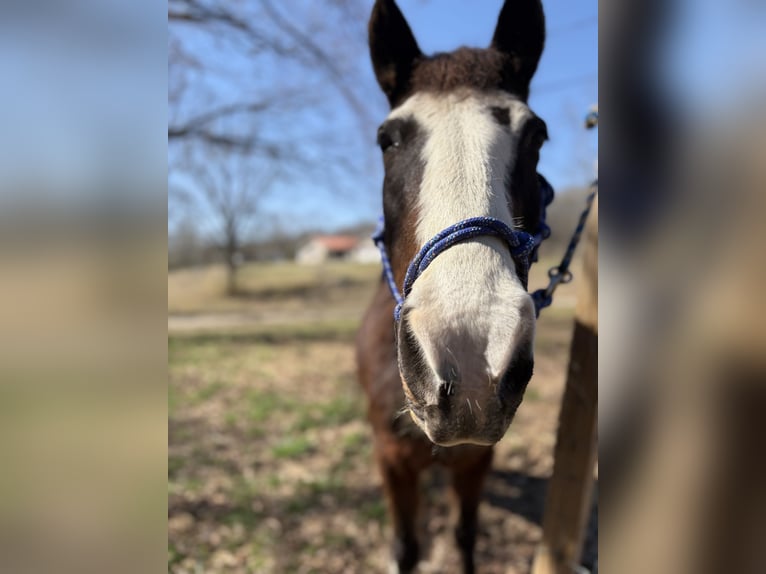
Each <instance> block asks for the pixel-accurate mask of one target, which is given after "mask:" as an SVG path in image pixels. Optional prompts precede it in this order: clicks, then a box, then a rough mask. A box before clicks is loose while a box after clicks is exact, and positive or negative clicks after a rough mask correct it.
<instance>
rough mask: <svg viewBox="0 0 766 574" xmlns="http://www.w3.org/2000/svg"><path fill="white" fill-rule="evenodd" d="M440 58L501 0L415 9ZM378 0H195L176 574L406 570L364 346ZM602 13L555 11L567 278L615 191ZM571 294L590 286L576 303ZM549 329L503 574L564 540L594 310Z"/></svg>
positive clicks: (434, 487) (183, 218)
mask: <svg viewBox="0 0 766 574" xmlns="http://www.w3.org/2000/svg"><path fill="white" fill-rule="evenodd" d="M399 6H400V8H401V9H402V11H403V13H404V15H405V17H406V18H407V19H408V21H409V23H410V25H411V27H412V29H413V32H414V34H415V36H416V38H417V40H418V43H419V45H420V47H421V49H422V50H423V51H424V52H426V53H433V52H437V51H450V50H453V49H455V48H457V47H458V46H461V45H469V46H487V45H488V44H489V41H490V39H491V37H492V34H493V32H494V28H495V24H496V22H497V17H498V14H499V12H500V8H501V6H502V2H501V1H499V0H498V1H493V2H482V3H478V4H477V3H475V2H466V1H461V0H452V1H439V2H435V1H424V0H402V1H401V2H399ZM371 7H372V2H370V1H368V0H343V1H337V0H325V1H319V2H317V1H311V2H308V1H303V0H288V1H282V2H271V1H270V0H259V1H255V2H228V3H227V2H212V1H209V0H187V1H179V0H172V1H171V2H170V4H169V44H168V50H169V53H168V58H169V60H168V62H169V63H168V65H169V67H168V81H169V85H168V97H169V128H168V337H169V347H168V353H169V357H168V360H169V376H170V379H169V385H170V386H169V393H170V394H169V402H168V409H169V463H168V476H169V533H168V538H169V550H168V552H169V569H170V571H172V572H179V573H180V572H195V571H206V572H207V571H209V572H349V573H351V572H383V571H385V570H386V568H387V561H388V555H389V536H390V531H389V529H388V518H387V516H386V508H385V500H384V499H383V496H382V491H381V483H380V479H379V477H378V475H377V469H376V467H375V466H374V462H373V459H372V433H371V430H370V429H369V427H368V425H367V423H366V420H365V410H366V406H365V399H364V397H363V395H362V393H361V391H360V389H359V388H358V385H357V383H356V380H355V364H354V350H353V338H354V335H355V331H356V329H357V327H358V325H359V322H360V320H361V317H362V314H363V312H364V310H365V308H366V306H367V305H368V304H369V302H370V300H371V298H372V294H373V292H374V290H375V288H376V286H377V285H378V283H379V281H380V276H381V267H380V262H379V255H378V252H377V249H376V248H375V247H374V245H373V243H372V241H371V240H370V235H371V233H372V231H373V229H374V227H375V223H376V219H377V217H378V215H379V213H380V211H381V207H382V197H381V190H382V181H383V170H382V159H381V157H380V151H379V149H378V148H377V146H376V145H375V134H376V131H377V126H378V125H379V124H380V123H382V122H383V120H384V119H385V117H386V115H387V114H388V105H387V102H386V100H385V97H384V96H383V94H382V92H381V91H380V89H379V88H378V86H377V83H376V81H375V78H374V75H373V73H372V67H371V64H370V61H369V54H368V49H367V20H368V18H369V14H370V11H371ZM597 9H598V7H597V4H596V3H595V2H593V1H578V2H551V3H549V4H547V5H546V16H547V22H548V30H549V31H548V37H547V43H546V50H545V52H544V55H543V58H542V61H541V64H540V67H539V70H538V73H537V75H536V76H535V80H534V81H533V84H532V97H531V100H530V104H531V106H532V108H533V109H534V110H535V112H536V113H537V114H538V115H540V116H541V117H543V118H544V119H545V120H546V122H547V123H548V126H549V132H550V137H551V141H550V142H549V143H548V144H546V147H545V149H544V151H543V154H542V160H541V164H540V171H541V173H543V174H544V175H545V176H546V177H547V178H548V179H549V180H550V181H551V183H552V184H553V186H554V187H555V188H556V190H557V193H558V195H557V198H556V201H555V202H554V204H553V206H552V208H551V211H550V215H549V220H550V223H551V225H552V227H553V230H554V235H553V238H552V239H551V240H550V242H549V243H546V245H545V246H544V248H543V251H542V253H541V258H542V261H541V262H540V263H538V265H537V269H536V272H535V273H534V274H533V278H532V284H531V285H530V287H534V288H537V287H542V286H544V285H545V283H546V275H545V273H546V271H547V269H548V267H550V266H551V265H553V264H554V259H555V258H556V257H561V255H562V254H563V250H564V247H565V246H566V243H567V242H568V240H569V234H570V233H571V231H572V230H573V228H574V226H575V224H576V221H577V218H578V216H579V214H580V210H581V209H582V207H583V206H584V198H585V195H586V193H587V188H588V186H589V184H590V182H591V180H592V179H593V178H594V175H595V165H596V158H597V140H596V135H595V134H594V133H592V132H586V130H585V129H584V127H583V125H584V116H585V114H586V112H587V111H588V109H589V108H590V106H591V105H593V104H594V103H596V101H597V98H598V92H597V23H598V22H597ZM567 287H569V286H567ZM557 295H558V296H557V299H556V303H555V306H554V307H553V308H551V309H549V310H548V311H547V312H546V314H545V317H544V318H543V319H542V320H541V321H540V327H539V335H538V340H537V347H538V351H537V364H536V372H537V375H536V377H535V380H534V382H533V384H532V385H531V387H530V389H529V391H528V392H527V397H526V399H525V401H526V402H525V405H524V407H523V408H522V409H521V412H520V413H519V415H518V417H517V419H516V422H515V423H514V425H513V428H512V429H511V431H510V432H509V434H508V436H507V437H506V439H505V440H504V441H503V443H502V444H501V445H500V447H499V448H498V455H497V457H496V463H495V470H494V472H493V474H492V476H491V478H490V479H489V484H488V488H487V491H486V496H485V503H484V504H483V508H482V512H483V517H482V534H481V536H480V540H479V549H478V561H479V564H481V568H482V571H483V572H498V573H500V572H503V573H504V572H527V571H528V569H529V564H530V562H531V559H532V556H533V554H534V551H535V547H536V543H537V541H538V540H539V539H540V523H541V519H542V511H543V495H544V491H545V487H546V483H547V477H548V475H549V474H550V471H551V468H552V456H551V452H552V447H553V443H554V441H555V431H556V419H557V416H558V404H559V400H560V396H561V392H562V389H563V382H564V374H565V370H566V362H567V350H568V344H569V343H568V341H569V338H570V336H571V335H570V331H571V324H572V315H573V311H574V304H575V298H574V295H573V291H572V290H567V289H562V290H561V291H560V292H559V293H558V294H557ZM445 486H446V485H445V477H443V476H442V475H441V474H439V473H438V472H436V473H432V474H431V475H429V476H428V477H427V479H426V481H425V483H424V489H425V492H427V500H428V502H429V508H424V511H425V512H424V516H423V529H424V534H426V536H427V537H428V538H427V539H424V541H423V542H424V544H426V545H427V546H426V549H425V550H424V556H425V557H426V560H425V565H424V566H423V567H422V568H424V570H423V571H433V572H452V571H454V568H455V565H456V564H458V563H459V556H458V554H457V550H456V548H455V544H454V542H453V534H452V529H451V526H450V524H451V522H450V520H451V514H450V507H449V500H448V498H447V490H446V489H445Z"/></svg>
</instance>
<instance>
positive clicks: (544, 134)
mask: <svg viewBox="0 0 766 574" xmlns="http://www.w3.org/2000/svg"><path fill="white" fill-rule="evenodd" d="M547 139H548V128H547V127H546V126H545V124H544V123H543V121H542V120H539V121H536V122H535V125H534V126H533V127H532V129H531V130H530V131H529V132H528V135H527V138H526V145H527V148H528V149H529V150H530V151H540V149H541V148H542V147H543V144H544V143H545V142H546V141H547Z"/></svg>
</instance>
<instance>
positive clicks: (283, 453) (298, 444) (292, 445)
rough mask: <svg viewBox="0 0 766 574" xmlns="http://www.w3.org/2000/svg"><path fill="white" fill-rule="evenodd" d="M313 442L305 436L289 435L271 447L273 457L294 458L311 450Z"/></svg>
mask: <svg viewBox="0 0 766 574" xmlns="http://www.w3.org/2000/svg"><path fill="white" fill-rule="evenodd" d="M313 448H314V444H313V443H312V442H311V441H310V440H309V439H307V438H306V437H305V436H291V437H287V438H286V439H283V440H282V441H280V442H279V443H277V444H276V445H275V446H273V447H272V448H271V454H272V455H274V458H295V457H299V456H301V455H304V454H307V453H309V452H311V451H312V450H313Z"/></svg>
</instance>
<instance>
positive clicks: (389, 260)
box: [356, 0, 552, 573]
mask: <svg viewBox="0 0 766 574" xmlns="http://www.w3.org/2000/svg"><path fill="white" fill-rule="evenodd" d="M368 31H369V47H370V55H371V59H372V64H373V69H374V72H375V76H376V78H377V81H378V83H379V85H380V88H381V89H382V91H383V92H384V94H385V96H386V97H387V99H388V102H389V104H390V108H391V111H390V113H389V115H388V117H387V118H386V119H385V121H384V122H383V124H382V125H381V126H380V128H379V129H378V144H379V146H380V148H381V151H382V154H383V163H384V167H385V176H384V181H383V222H384V226H383V227H382V228H381V229H380V230H379V233H378V234H377V242H378V243H379V247H380V248H381V253H382V257H383V263H384V274H383V278H382V279H381V282H380V285H379V287H378V289H377V291H376V292H375V295H374V296H373V299H372V302H371V304H370V306H369V308H368V309H367V311H366V313H365V315H364V318H363V320H362V324H361V327H360V329H359V331H358V334H357V339H356V354H357V366H358V379H359V382H360V384H361V386H362V387H363V389H364V391H365V394H366V396H367V400H368V419H369V422H370V423H371V425H372V428H373V436H374V457H375V460H376V463H377V466H378V468H379V470H380V473H381V475H382V480H383V486H384V491H385V495H386V498H387V502H388V512H389V516H390V518H391V522H392V527H393V543H392V561H391V566H392V571H396V572H411V571H412V570H413V569H414V568H415V567H416V565H417V563H418V561H419V557H420V556H419V545H418V540H417V535H416V511H417V507H418V477H419V475H420V473H421V472H422V471H423V470H425V469H426V468H428V467H429V466H430V465H432V464H440V465H442V466H444V467H445V468H446V469H447V470H448V471H449V472H450V475H451V487H452V490H453V492H454V494H455V495H456V498H457V500H458V503H459V516H458V520H457V524H456V526H455V531H454V532H455V538H456V542H457V545H458V548H459V551H460V554H461V559H462V567H463V571H464V572H466V573H472V572H474V569H475V565H474V547H475V543H476V534H477V522H478V506H479V500H480V498H481V492H482V488H483V483H484V479H485V477H486V475H487V472H488V471H489V469H490V466H491V463H492V455H493V445H494V444H495V443H496V442H497V441H499V440H500V439H501V438H502V437H503V435H504V434H505V432H506V431H507V429H508V427H509V425H510V424H511V421H512V419H513V416H514V414H515V412H516V409H517V408H518V406H519V404H520V403H521V400H522V397H523V395H524V391H525V389H526V387H527V384H528V382H529V380H530V378H531V377H532V371H533V364H534V362H533V340H534V334H535V321H536V307H535V302H534V301H533V298H532V297H531V296H530V294H529V293H528V292H527V284H526V283H527V272H528V266H529V264H530V261H531V260H533V259H534V256H535V253H536V248H537V246H538V245H539V242H540V240H541V239H542V238H544V237H545V236H547V234H546V233H545V232H544V231H545V226H544V221H543V220H544V206H545V204H546V203H547V202H548V201H550V199H551V198H550V197H547V199H546V197H545V196H546V195H547V194H548V191H546V190H549V188H546V187H545V185H543V184H544V183H545V182H544V180H543V179H542V177H541V176H539V175H538V174H537V163H538V159H539V153H540V149H541V147H542V145H543V143H544V141H545V140H546V139H547V128H546V125H545V122H544V121H543V120H542V119H541V118H539V117H538V116H537V115H536V114H534V112H532V110H531V109H530V108H529V106H528V105H527V99H528V94H529V84H530V81H531V79H532V76H533V75H534V73H535V70H536V68H537V64H538V61H539V59H540V56H541V54H542V50H543V45H544V41H545V20H544V14H543V9H542V5H541V3H540V1H539V0H507V1H506V2H505V3H504V5H503V7H502V9H501V11H500V15H499V17H498V22H497V26H496V29H495V32H494V35H493V38H492V41H491V44H490V46H489V48H486V49H478V48H466V47H462V48H459V49H457V50H455V51H453V52H450V53H439V54H434V55H431V56H426V55H424V54H422V53H421V51H420V49H419V47H418V45H417V42H416V40H415V38H414V36H413V34H412V31H411V30H410V27H409V25H408V23H407V21H406V20H405V18H404V16H403V15H402V13H401V11H400V9H399V8H398V6H397V5H396V3H395V2H394V0H376V2H375V4H374V6H373V9H372V14H371V16H370V20H369V25H368ZM549 193H550V194H552V191H549ZM541 230H542V231H541ZM406 415H409V416H406Z"/></svg>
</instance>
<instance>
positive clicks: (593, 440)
mask: <svg viewBox="0 0 766 574" xmlns="http://www.w3.org/2000/svg"><path fill="white" fill-rule="evenodd" d="M583 247H584V250H583V270H582V272H581V273H580V274H579V276H578V281H579V282H580V285H579V289H578V292H577V307H576V310H575V324H574V333H573V336H572V344H571V349H570V357H569V369H568V373H567V381H566V388H565V390H564V397H563V399H562V403H561V412H560V414H559V428H558V432H557V435H556V447H555V451H554V463H553V476H552V477H551V480H550V483H549V485H548V493H547V495H546V500H545V513H544V515H543V537H542V541H541V543H540V546H539V548H538V551H537V555H536V557H535V561H534V565H533V567H532V574H571V573H572V572H576V570H575V569H574V568H573V566H574V565H577V564H578V563H579V560H580V555H581V552H582V546H583V541H584V537H585V535H584V533H585V526H586V522H587V519H588V516H589V515H590V507H591V501H592V494H593V485H594V467H595V463H596V453H597V427H598V197H596V199H595V202H594V205H593V210H592V211H591V213H590V216H589V218H588V223H587V225H586V228H585V234H584V237H583Z"/></svg>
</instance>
